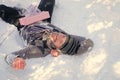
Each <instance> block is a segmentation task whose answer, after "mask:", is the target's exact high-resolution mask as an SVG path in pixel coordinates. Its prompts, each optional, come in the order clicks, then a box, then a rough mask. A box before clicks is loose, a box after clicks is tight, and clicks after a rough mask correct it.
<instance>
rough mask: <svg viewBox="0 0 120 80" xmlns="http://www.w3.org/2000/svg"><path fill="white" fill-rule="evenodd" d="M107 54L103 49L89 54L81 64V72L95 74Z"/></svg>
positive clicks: (103, 62)
mask: <svg viewBox="0 0 120 80" xmlns="http://www.w3.org/2000/svg"><path fill="white" fill-rule="evenodd" d="M97 53H99V54H97ZM106 58H107V54H106V51H105V50H104V49H100V50H98V51H96V54H91V55H89V56H88V58H87V59H85V61H84V62H83V64H82V65H81V70H82V71H83V74H86V75H95V74H97V73H99V71H100V70H101V69H102V67H103V66H104V64H105V62H106Z"/></svg>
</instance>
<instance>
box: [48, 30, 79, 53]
mask: <svg viewBox="0 0 120 80" xmlns="http://www.w3.org/2000/svg"><path fill="white" fill-rule="evenodd" d="M47 45H48V46H49V48H51V49H57V50H60V51H61V52H62V53H65V54H74V53H75V52H76V50H77V47H79V46H80V44H79V39H76V38H74V37H71V36H70V35H68V34H63V33H58V32H52V33H51V34H50V36H49V39H48V40H47Z"/></svg>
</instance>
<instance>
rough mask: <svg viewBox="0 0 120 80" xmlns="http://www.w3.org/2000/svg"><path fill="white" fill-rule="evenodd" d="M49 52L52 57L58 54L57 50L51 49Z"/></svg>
mask: <svg viewBox="0 0 120 80" xmlns="http://www.w3.org/2000/svg"><path fill="white" fill-rule="evenodd" d="M50 54H51V55H52V56H54V57H58V56H59V55H60V53H59V51H57V50H51V53H50Z"/></svg>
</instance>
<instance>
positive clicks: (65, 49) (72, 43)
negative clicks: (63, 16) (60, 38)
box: [60, 35, 80, 55]
mask: <svg viewBox="0 0 120 80" xmlns="http://www.w3.org/2000/svg"><path fill="white" fill-rule="evenodd" d="M79 47H80V41H79V39H77V38H75V37H74V36H73V35H67V40H66V42H65V43H64V44H63V45H62V47H61V48H60V51H61V52H62V53H63V54H69V55H73V54H76V52H77V49H78V48H79Z"/></svg>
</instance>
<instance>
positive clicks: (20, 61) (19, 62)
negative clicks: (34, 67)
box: [12, 57, 26, 70]
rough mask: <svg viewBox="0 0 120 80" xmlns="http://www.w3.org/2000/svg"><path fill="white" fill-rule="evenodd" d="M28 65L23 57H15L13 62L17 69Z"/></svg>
mask: <svg viewBox="0 0 120 80" xmlns="http://www.w3.org/2000/svg"><path fill="white" fill-rule="evenodd" d="M25 66H26V62H25V60H24V59H23V58H19V57H17V58H15V59H14V61H13V63H12V67H13V68H14V69H16V70H21V69H24V68H25Z"/></svg>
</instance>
